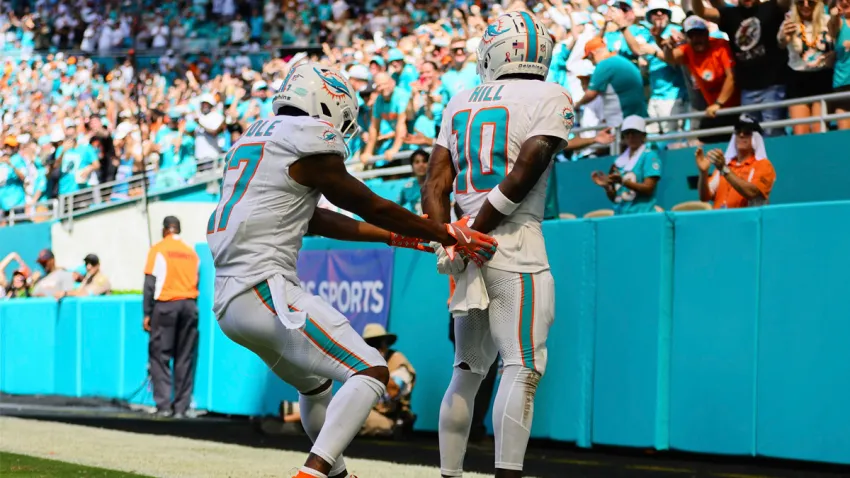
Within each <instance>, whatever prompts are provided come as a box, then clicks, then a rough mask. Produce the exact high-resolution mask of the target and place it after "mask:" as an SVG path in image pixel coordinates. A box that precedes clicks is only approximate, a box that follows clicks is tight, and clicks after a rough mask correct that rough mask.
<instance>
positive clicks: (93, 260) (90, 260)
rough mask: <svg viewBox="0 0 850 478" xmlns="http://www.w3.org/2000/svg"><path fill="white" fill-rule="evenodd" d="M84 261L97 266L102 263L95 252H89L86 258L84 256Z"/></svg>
mask: <svg viewBox="0 0 850 478" xmlns="http://www.w3.org/2000/svg"><path fill="white" fill-rule="evenodd" d="M83 262H85V264H86V265H88V266H97V265H100V258H99V257H97V256H96V255H95V254H89V255H87V256H86V257H85V258H83Z"/></svg>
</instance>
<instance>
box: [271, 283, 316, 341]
mask: <svg viewBox="0 0 850 478" xmlns="http://www.w3.org/2000/svg"><path fill="white" fill-rule="evenodd" d="M267 282H268V283H269V290H270V291H271V293H272V303H273V304H274V310H276V311H277V318H278V319H279V320H280V322H281V323H282V324H283V326H284V327H286V328H287V329H300V328H301V327H303V326H304V324H305V323H306V322H307V312H304V311H298V312H295V311H290V310H289V301H288V300H287V297H286V286H287V284H286V279H284V278H283V276H282V275H273V276H271V277H269V278H268V279H267Z"/></svg>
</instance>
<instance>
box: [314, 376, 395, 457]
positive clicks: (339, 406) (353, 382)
mask: <svg viewBox="0 0 850 478" xmlns="http://www.w3.org/2000/svg"><path fill="white" fill-rule="evenodd" d="M386 389H387V388H386V386H385V385H384V384H383V383H381V382H380V381H378V380H376V379H374V378H372V377H369V376H367V375H355V376H353V377H351V378H349V379H348V380H347V381H346V382H345V384H343V386H342V388H340V389H339V391H338V392H337V393H336V395H334V397H333V399H332V400H331V402H330V404H329V405H328V408H327V412H326V416H325V423H324V426H322V429H321V431H320V432H319V435H318V436H317V437H316V440H315V441H314V442H313V449H312V450H310V453H313V454H314V455H316V456H319V457H321V458H322V459H323V460H325V461H326V462H328V463H330V464H331V465H334V461H335V460H336V457H338V456H340V455H342V452H343V451H344V450H345V449H346V448H348V445H349V444H350V443H351V440H353V439H354V437H355V436H356V435H357V433H358V432H359V431H360V429H361V428H362V427H363V422H365V421H366V417H368V416H369V412H370V411H371V410H372V407H374V406H375V404H376V403H378V399H379V398H380V397H381V396H382V395H383V394H384V392H386ZM302 413H303V412H302Z"/></svg>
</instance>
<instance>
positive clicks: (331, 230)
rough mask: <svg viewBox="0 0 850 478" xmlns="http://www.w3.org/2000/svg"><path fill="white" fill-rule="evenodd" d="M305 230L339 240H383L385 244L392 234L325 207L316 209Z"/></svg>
mask: <svg viewBox="0 0 850 478" xmlns="http://www.w3.org/2000/svg"><path fill="white" fill-rule="evenodd" d="M307 232H309V233H310V234H316V235H319V236H324V237H327V238H329V239H339V240H341V241H352V242H383V243H385V244H389V242H390V237H391V235H392V233H391V232H390V231H387V230H386V229H381V228H380V227H378V226H375V225H373V224H369V223H368V222H363V221H358V220H356V219H352V218H350V217H348V216H345V215H343V214H340V213H338V212H333V211H329V210H327V209H316V211H315V212H314V213H313V218H312V219H310V223H309V224H308V225H307Z"/></svg>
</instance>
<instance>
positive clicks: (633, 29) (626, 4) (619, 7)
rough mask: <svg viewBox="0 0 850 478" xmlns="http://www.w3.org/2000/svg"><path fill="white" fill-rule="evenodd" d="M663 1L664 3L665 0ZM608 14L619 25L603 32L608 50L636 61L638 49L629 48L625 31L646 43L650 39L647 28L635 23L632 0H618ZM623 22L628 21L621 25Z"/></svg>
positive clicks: (638, 54)
mask: <svg viewBox="0 0 850 478" xmlns="http://www.w3.org/2000/svg"><path fill="white" fill-rule="evenodd" d="M662 1H663V0H662ZM664 3H665V4H666V3H667V2H664ZM610 14H611V16H612V18H613V19H614V20H615V21H614V23H615V24H616V25H617V26H619V29H617V30H614V31H606V32H605V35H604V39H605V44H606V45H608V50H609V51H610V52H612V53H617V54H619V55H622V56H624V57H625V58H626V59H628V60H629V61H631V62H633V63H637V61H638V58H639V57H640V55H641V53H640V49H633V48H631V45H630V44H629V43H628V42H627V41H626V39H625V33H626V31H628V32H629V33H631V34H632V35H633V36H634V37H636V38H640V39H641V40H642V41H643V42H644V43H648V42H649V41H650V40H651V39H652V34H650V32H649V28H647V27H646V26H644V25H641V24H636V23H635V11H634V9H633V8H632V0H618V1H617V2H616V3H614V4H613V5H612V7H611V8H610ZM618 20H619V21H618ZM623 22H628V23H627V24H626V25H622V24H621V23H623Z"/></svg>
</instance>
